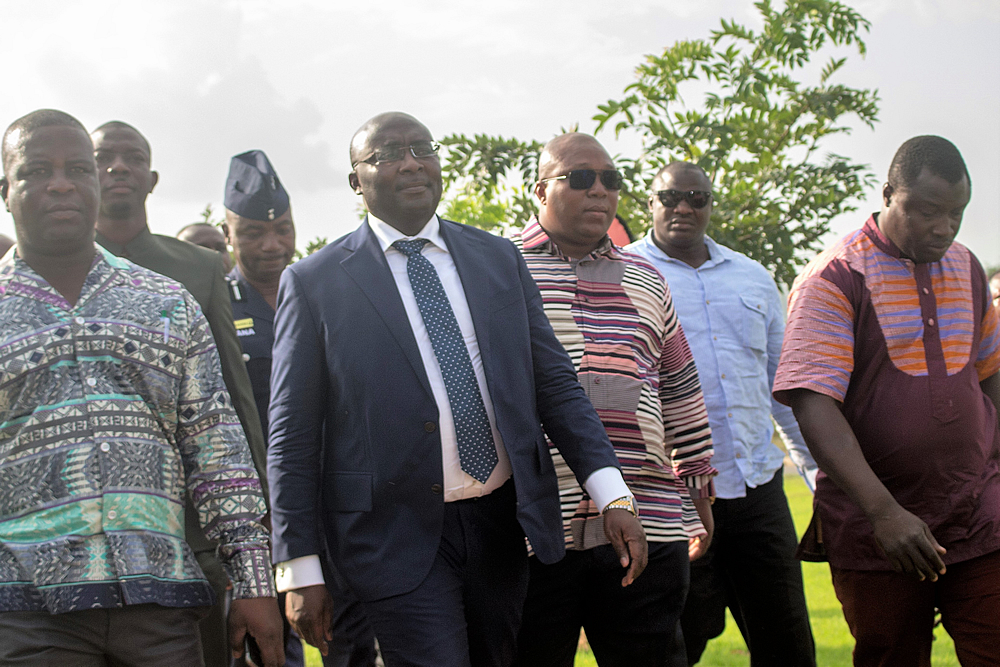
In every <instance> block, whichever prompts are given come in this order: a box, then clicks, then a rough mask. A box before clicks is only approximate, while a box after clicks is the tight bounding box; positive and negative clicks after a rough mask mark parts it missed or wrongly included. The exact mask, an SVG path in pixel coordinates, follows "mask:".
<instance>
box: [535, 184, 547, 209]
mask: <svg viewBox="0 0 1000 667" xmlns="http://www.w3.org/2000/svg"><path fill="white" fill-rule="evenodd" d="M535 197H536V198H537V199H538V201H539V202H540V203H541V204H542V205H543V206H544V205H545V204H547V203H548V197H547V196H546V193H545V183H542V182H541V181H538V182H537V183H535Z"/></svg>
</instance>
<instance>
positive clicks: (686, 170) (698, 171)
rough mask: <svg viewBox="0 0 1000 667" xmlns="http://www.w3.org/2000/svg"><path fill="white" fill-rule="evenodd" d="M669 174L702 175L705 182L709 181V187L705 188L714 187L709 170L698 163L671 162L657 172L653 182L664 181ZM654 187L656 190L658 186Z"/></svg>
mask: <svg viewBox="0 0 1000 667" xmlns="http://www.w3.org/2000/svg"><path fill="white" fill-rule="evenodd" d="M667 174H674V175H680V174H688V175H691V176H692V177H698V176H700V177H702V178H704V179H705V182H707V183H708V187H707V188H703V189H706V190H711V189H712V179H711V178H709V176H708V172H706V171H705V170H704V169H702V168H701V167H699V166H698V165H696V164H695V163H694V162H680V161H678V162H671V163H670V164H668V165H667V166H665V167H663V168H662V169H660V170H659V171H658V172H656V176H655V177H654V178H653V183H654V184H655V183H662V182H663V181H664V180H665V179H666V176H667ZM653 189H654V190H656V189H657V188H656V187H655V186H654V188H653Z"/></svg>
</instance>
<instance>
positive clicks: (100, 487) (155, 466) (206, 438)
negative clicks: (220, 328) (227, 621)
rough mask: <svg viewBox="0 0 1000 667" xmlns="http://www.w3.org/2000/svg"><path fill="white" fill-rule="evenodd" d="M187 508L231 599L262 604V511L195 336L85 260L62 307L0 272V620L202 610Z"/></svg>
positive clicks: (21, 272) (209, 357)
mask: <svg viewBox="0 0 1000 667" xmlns="http://www.w3.org/2000/svg"><path fill="white" fill-rule="evenodd" d="M187 493H190V494H191V497H192V498H193V501H194V504H195V507H196V508H197V509H198V512H199V515H200V519H201V522H202V524H203V525H204V526H205V531H206V534H207V535H208V536H209V537H210V538H212V539H217V540H219V543H220V546H219V554H220V558H221V560H222V561H223V564H224V565H225V566H226V569H227V571H228V574H229V576H230V578H231V579H232V581H233V586H234V591H233V593H234V597H236V598H246V597H262V596H271V595H274V584H273V579H272V576H271V567H270V554H269V549H268V535H267V532H266V530H265V529H264V527H263V526H262V525H261V524H260V518H261V517H262V516H263V515H264V513H265V511H266V508H265V505H264V498H263V495H262V493H261V488H260V482H259V481H258V479H257V475H256V473H255V472H254V468H253V464H252V462H251V460H250V452H249V449H248V447H247V443H246V438H245V437H244V435H243V432H242V429H241V428H240V424H239V420H238V419H237V417H236V414H235V413H234V411H233V407H232V404H231V402H230V399H229V395H228V393H227V392H226V389H225V385H224V384H223V381H222V374H221V371H220V367H219V357H218V354H217V352H216V349H215V343H214V341H213V339H212V336H211V333H210V332H209V329H208V324H207V322H206V321H205V318H204V316H203V315H202V313H201V309H200V308H199V307H198V305H197V303H196V302H195V300H194V298H193V297H191V295H190V294H188V293H187V292H186V291H185V290H184V289H183V288H182V287H181V286H180V285H179V284H178V283H176V282H174V281H172V280H170V279H169V278H166V277H164V276H161V275H160V274H157V273H153V272H152V271H149V270H147V269H143V268H141V267H139V266H136V265H135V264H133V263H131V262H129V261H128V260H125V259H120V258H117V257H115V256H113V255H111V254H110V253H108V252H106V251H104V250H103V249H98V250H97V253H96V255H95V258H94V264H93V266H92V267H91V270H90V273H89V274H88V275H87V277H86V279H85V281H84V283H83V289H82V290H81V292H80V297H79V299H78V301H77V303H76V305H74V306H70V305H69V303H68V302H67V301H66V299H65V298H63V296H62V295H61V294H59V293H58V292H57V291H56V290H54V289H53V288H52V287H51V286H50V285H49V284H48V283H47V282H46V281H45V280H44V279H42V278H41V277H40V276H39V275H38V274H37V273H35V272H34V271H33V270H32V269H31V268H30V267H29V266H28V265H27V264H25V263H24V262H23V261H22V260H21V259H20V258H18V257H17V256H16V254H15V251H14V250H11V251H10V252H9V253H8V254H7V255H6V257H4V258H3V260H0V611H42V610H47V611H49V612H51V613H62V612H69V611H76V610H82V609H93V608H112V607H122V606H125V605H133V604H144V603H155V604H159V605H162V606H167V607H193V606H202V605H209V604H212V602H213V597H214V596H213V593H212V590H211V588H210V586H209V584H208V582H207V581H206V580H205V577H204V575H203V573H202V572H201V570H200V569H199V567H198V564H197V561H196V560H195V557H194V554H193V553H192V551H191V549H190V548H189V547H188V545H187V543H186V542H185V541H184V496H185V494H187Z"/></svg>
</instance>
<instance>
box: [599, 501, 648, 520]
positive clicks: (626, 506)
mask: <svg viewBox="0 0 1000 667" xmlns="http://www.w3.org/2000/svg"><path fill="white" fill-rule="evenodd" d="M608 510H625V511H626V512H629V513H631V514H632V516H634V517H636V518H639V510H638V508H636V506H635V496H622V497H621V498H617V499H615V500H612V501H611V502H610V503H608V504H607V505H606V506H605V507H604V512H607V511H608ZM604 512H601V514H604Z"/></svg>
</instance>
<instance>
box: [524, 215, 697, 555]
mask: <svg viewBox="0 0 1000 667" xmlns="http://www.w3.org/2000/svg"><path fill="white" fill-rule="evenodd" d="M512 240H513V241H514V244H515V245H516V246H517V247H518V248H519V249H520V250H521V252H522V254H523V255H524V259H525V262H526V263H527V265H528V269H529V270H530V271H531V275H532V276H533V277H534V279H535V282H536V283H537V284H538V287H539V290H540V291H541V293H542V301H543V303H544V307H545V314H546V315H547V316H548V318H549V322H551V324H552V328H553V330H554V331H555V334H556V337H557V338H558V339H559V342H560V343H562V345H563V347H565V348H566V351H567V352H568V353H569V356H570V358H571V359H572V360H573V365H574V366H575V367H576V370H577V373H578V375H579V379H580V383H581V384H582V385H583V388H584V390H585V391H586V392H587V395H588V396H589V397H590V400H591V402H592V403H593V404H594V407H595V408H596V409H597V414H598V415H599V416H600V418H601V421H602V422H603V423H604V427H605V429H606V430H607V432H608V437H609V438H610V439H611V443H612V444H613V445H614V447H615V453H616V454H617V455H618V461H619V463H620V464H621V467H622V473H623V475H624V477H625V481H626V483H627V484H628V486H629V489H631V490H632V493H633V494H634V495H635V499H636V504H637V506H638V509H639V518H640V520H641V522H642V525H643V528H645V530H646V536H647V538H648V539H649V541H651V542H676V541H682V540H687V539H689V538H691V537H694V536H696V535H700V534H703V533H704V527H703V526H702V525H701V522H700V521H699V520H698V517H697V513H696V512H694V505H693V503H692V502H691V498H692V497H695V498H707V497H709V495H711V493H712V483H711V479H712V477H713V476H714V475H715V474H716V471H715V469H714V468H713V467H712V466H711V463H710V460H711V458H712V436H711V429H710V428H709V425H708V414H707V412H706V411H705V403H704V401H703V398H702V393H701V385H700V383H699V381H698V372H697V370H696V369H695V365H694V359H693V358H692V356H691V351H690V349H689V348H688V344H687V340H686V339H685V337H684V331H683V330H682V329H681V325H680V322H679V321H678V319H677V316H676V314H675V313H674V308H673V304H672V302H671V300H670V291H669V289H668V288H667V286H666V284H665V283H664V282H663V279H662V278H661V277H660V274H659V273H658V272H657V271H656V269H654V268H653V266H652V265H651V264H650V263H649V262H648V261H647V260H645V259H643V258H642V257H640V256H638V255H633V254H631V253H627V252H624V251H622V250H621V249H620V248H617V247H616V246H614V244H612V243H611V240H610V239H609V238H607V237H605V239H604V241H603V243H602V244H601V245H600V246H599V247H598V248H597V249H596V250H594V252H592V253H591V254H590V255H588V256H587V257H585V258H583V259H581V260H579V261H576V260H573V259H571V258H569V257H567V256H565V255H563V254H562V253H561V252H560V250H559V248H558V247H557V246H556V244H555V243H553V242H552V241H551V240H550V239H549V237H548V235H546V233H545V231H544V230H543V229H542V228H541V226H540V225H539V224H538V221H537V220H532V221H531V222H530V223H529V224H528V226H527V227H525V229H524V230H522V231H521V232H520V233H518V234H515V235H514V237H513V239H512ZM549 446H550V448H552V455H553V460H554V461H555V463H556V473H557V475H558V479H559V494H560V499H561V503H562V514H563V525H564V528H565V531H566V544H567V548H570V549H581V548H589V547H590V546H595V545H596V544H597V543H600V542H601V541H602V539H603V529H602V522H601V517H600V514H599V512H598V511H597V507H596V506H595V505H594V503H593V502H592V501H591V500H590V498H589V497H588V496H587V495H586V493H585V492H584V491H583V490H582V489H581V488H580V486H579V484H578V483H577V481H576V478H575V477H574V476H573V473H572V471H571V470H570V469H569V466H567V465H566V463H565V462H564V461H563V459H562V457H561V456H559V453H558V450H557V449H555V447H554V446H553V445H552V444H551V443H549Z"/></svg>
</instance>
